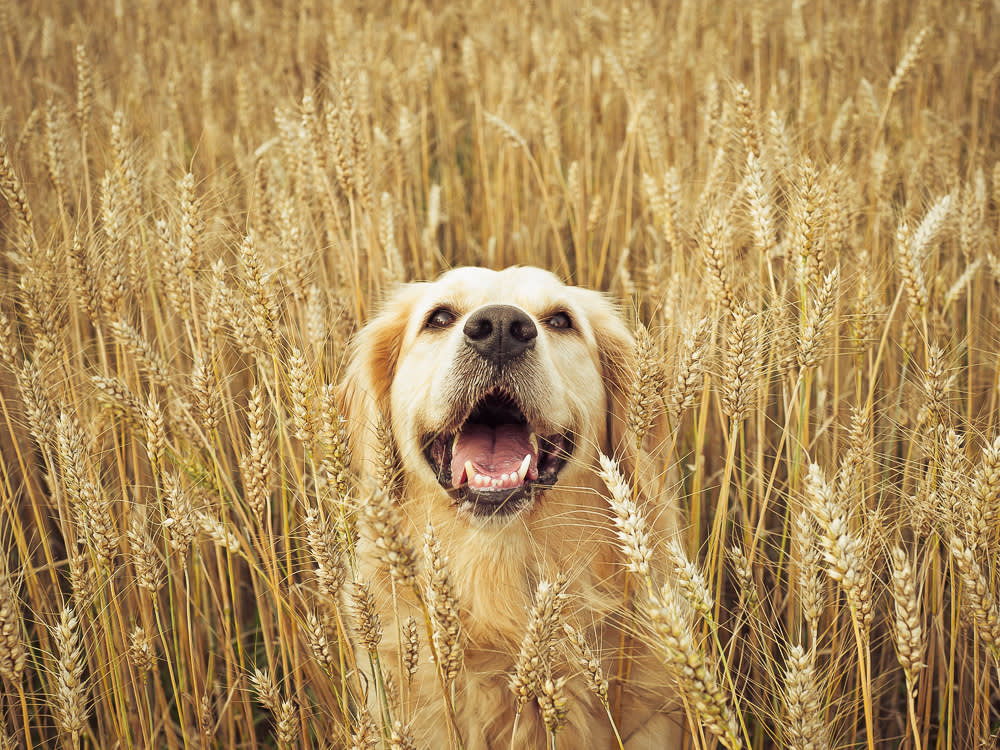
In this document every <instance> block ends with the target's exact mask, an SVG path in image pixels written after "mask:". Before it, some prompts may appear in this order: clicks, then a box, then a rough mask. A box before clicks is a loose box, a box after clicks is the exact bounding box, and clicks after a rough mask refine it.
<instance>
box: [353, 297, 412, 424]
mask: <svg viewBox="0 0 1000 750" xmlns="http://www.w3.org/2000/svg"><path fill="white" fill-rule="evenodd" d="M422 287H423V285H422V284H404V285H402V286H400V287H398V288H397V289H395V290H394V291H393V292H392V293H391V294H390V295H389V296H388V298H387V299H386V301H385V303H384V304H383V305H382V307H381V308H380V311H379V312H378V314H377V315H376V316H375V317H374V318H372V319H371V320H370V321H369V322H368V323H367V324H366V325H365V326H364V327H363V328H362V329H361V330H360V331H358V332H357V333H356V334H355V335H354V338H353V339H352V340H351V344H350V349H349V351H348V357H347V368H346V369H345V371H344V375H343V377H342V378H341V381H340V386H339V387H338V389H337V401H338V404H339V406H340V410H341V412H342V413H343V414H344V416H345V417H347V420H348V421H349V422H351V423H352V424H353V425H354V426H355V429H357V430H363V429H366V428H373V427H374V426H375V425H376V424H377V423H378V418H379V414H380V413H381V414H387V413H388V407H389V390H390V388H391V387H392V380H393V378H394V377H395V374H396V364H397V362H398V360H399V352H400V347H401V346H402V342H403V336H404V334H405V333H406V326H407V324H408V323H409V321H410V316H411V314H412V311H413V306H414V304H415V303H416V302H417V300H418V299H419V298H420V295H421V294H422V292H423V288H422Z"/></svg>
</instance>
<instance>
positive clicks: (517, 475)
mask: <svg viewBox="0 0 1000 750" xmlns="http://www.w3.org/2000/svg"><path fill="white" fill-rule="evenodd" d="M631 351H632V339H631V336H630V335H629V333H628V331H627V329H626V328H625V326H624V324H623V323H622V321H621V319H620V317H619V316H618V315H617V313H616V311H615V309H614V308H613V306H612V305H611V304H610V303H609V302H608V301H607V300H606V299H605V298H604V297H603V296H602V295H600V294H599V293H597V292H593V291H590V290H586V289H581V288H578V287H570V286H566V285H564V284H562V283H561V282H560V281H559V280H558V279H557V278H556V277H555V276H554V275H552V274H550V273H548V272H546V271H542V270H540V269H537V268H525V267H515V268H508V269H506V270H504V271H491V270H487V269H482V268H459V269H455V270H453V271H450V272H448V273H446V274H445V275H443V276H442V277H441V278H440V279H438V280H437V281H435V282H433V283H423V284H409V285H406V286H404V287H402V288H401V289H400V290H399V291H397V292H396V293H395V295H393V296H392V297H391V298H390V300H389V301H388V304H387V306H386V307H385V308H384V310H383V311H382V312H381V313H380V314H379V315H378V316H377V317H376V318H375V319H374V320H373V321H372V322H371V323H369V324H368V326H366V327H365V328H364V329H363V330H362V331H361V333H360V334H359V335H358V337H357V339H356V341H355V349H354V352H353V354H352V361H351V364H350V367H349V370H348V374H347V377H346V379H345V386H344V392H345V401H346V404H347V409H348V416H349V417H350V418H353V419H358V418H360V419H362V420H366V421H369V422H370V421H371V420H377V419H378V417H379V412H381V416H382V418H384V419H385V420H386V421H387V422H388V424H389V426H390V428H391V431H392V435H393V437H394V439H395V442H396V447H397V449H398V453H399V458H400V462H401V464H402V469H403V474H404V476H405V479H406V481H407V482H408V484H409V485H410V486H411V489H418V490H419V492H420V493H421V494H428V493H429V494H431V495H433V496H435V497H436V499H437V501H438V502H441V503H445V504H448V505H451V506H453V507H454V509H455V511H456V512H457V513H458V514H459V515H461V516H464V517H466V518H469V519H472V520H479V521H483V520H491V521H494V522H495V521H505V520H509V519H511V518H514V517H516V516H518V515H520V514H525V513H529V512H530V511H531V510H532V509H533V508H534V507H535V506H536V505H537V504H538V503H544V502H545V493H546V491H547V490H549V489H551V488H553V487H556V486H580V485H582V484H586V483H588V480H587V479H585V477H586V476H589V475H592V467H593V464H594V458H595V455H596V451H597V450H598V449H600V450H603V451H605V452H611V451H613V449H614V445H612V443H613V442H614V440H615V439H616V438H617V437H618V436H617V432H618V430H617V427H618V426H619V423H620V419H619V417H618V414H619V411H620V406H621V402H622V400H623V395H622V381H623V379H624V380H626V382H627V379H628V377H629V375H628V373H627V372H626V368H627V366H628V365H627V361H628V359H629V357H630V356H631ZM355 424H357V423H356V422H355ZM407 494H408V495H410V494H412V493H411V492H408V493H407Z"/></svg>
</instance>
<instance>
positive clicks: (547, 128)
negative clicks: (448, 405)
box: [0, 0, 1000, 750]
mask: <svg viewBox="0 0 1000 750" xmlns="http://www.w3.org/2000/svg"><path fill="white" fill-rule="evenodd" d="M998 98H1000V5H998V3H997V2H996V0H978V1H976V2H972V1H969V2H962V1H961V0H943V2H936V1H935V2H932V1H931V0H911V1H907V2H889V1H888V0H871V1H869V2H861V3H852V2H845V1H843V0H826V1H824V2H820V0H751V1H750V2H747V3H743V2H738V0H720V2H717V3H702V2H697V1H696V0H677V2H668V3H655V2H653V3H645V2H628V3H624V4H619V3H613V2H605V1H604V0H597V1H596V2H590V1H588V2H586V3H583V4H580V5H578V4H577V3H572V2H569V1H568V0H549V1H548V2H511V3H507V4H504V5H503V7H502V9H498V7H497V6H496V5H495V4H492V3H487V2H484V1H483V0H469V1H468V2H465V3H447V2H441V1H440V0H416V1H415V2H385V1H382V0H380V1H378V2H370V3H368V2H342V1H341V0H331V1H330V2H316V0H301V2H299V3H294V4H293V3H287V4H285V5H281V4H279V3H268V2H263V1H262V0H232V1H230V2H218V3H215V2H198V1H197V0H190V1H189V2H181V3H177V4H176V5H174V4H172V3H165V2H153V1H152V0H137V2H134V3H128V2H123V1H122V0H114V2H106V3H102V2H98V1H96V0H84V1H83V2H79V3H73V2H68V1H67V0H29V1H27V2H25V1H24V0H0V137H2V139H0V194H2V197H3V199H4V200H0V500H2V504H0V548H2V550H3V557H2V567H0V678H2V682H3V691H2V697H0V719H2V731H0V748H50V747H52V748H55V747H63V748H71V749H76V748H118V747H122V748H126V747H127V748H131V747H136V748H167V749H168V750H178V749H180V748H185V749H187V748H210V747H218V748H256V747H276V748H317V749H318V748H384V749H388V748H393V749H396V748H411V747H421V744H420V739H419V738H420V727H419V726H418V725H414V724H413V723H412V722H410V721H409V717H408V716H406V714H405V711H404V710H402V709H400V708H399V706H400V703H399V701H398V697H399V695H400V691H405V690H406V688H407V679H408V675H409V674H410V671H409V668H410V665H409V664H400V665H384V664H378V663H377V662H374V661H373V662H372V663H371V664H364V663H361V661H360V660H359V659H357V658H356V656H355V652H354V651H353V649H352V648H351V646H350V645H349V644H350V643H351V642H360V643H362V644H364V645H366V646H367V645H368V644H371V643H372V642H373V641H376V642H377V639H378V637H379V628H380V624H379V620H378V617H379V616H378V608H379V607H384V606H386V605H387V603H385V602H373V601H371V597H370V595H369V594H368V593H367V589H366V587H365V582H364V581H360V580H356V579H357V576H356V575H355V569H354V567H353V565H352V560H353V557H352V555H353V546H352V545H353V540H354V539H355V538H356V534H357V533H358V527H359V524H360V525H362V526H363V525H364V519H363V518H362V519H361V521H360V522H359V520H358V516H359V512H358V511H359V507H361V506H362V505H364V503H365V492H364V490H363V489H362V482H361V480H360V479H359V478H358V477H355V476H354V475H353V474H352V473H351V472H350V471H349V468H348V461H349V455H348V447H347V442H346V436H347V434H349V431H350V430H351V425H350V424H346V423H345V422H344V421H343V420H342V418H341V417H340V415H339V414H338V411H337V404H336V399H335V398H334V394H335V384H336V383H337V380H338V374H339V372H340V370H341V367H342V364H343V361H344V355H345V351H346V343H347V341H348V340H349V338H350V336H351V334H352V332H354V331H355V330H357V329H358V328H359V326H360V325H362V324H363V323H364V321H365V320H366V319H367V317H368V316H369V314H370V313H371V311H372V310H373V309H375V306H376V305H377V303H378V300H379V298H380V296H381V295H382V294H383V292H384V291H385V290H388V289H391V288H392V287H393V286H394V285H395V284H397V283H399V282H402V281H406V280H411V279H426V278H431V277H433V276H435V275H437V274H438V273H439V272H441V271H443V270H445V269H447V268H449V267H452V266H456V265H464V264H477V265H486V266H490V267H494V268H501V267H505V266H507V265H511V264H530V265H539V266H543V267H546V268H548V269H550V270H552V271H554V272H556V273H558V274H559V275H561V276H562V277H563V278H564V279H566V280H567V281H570V282H572V283H575V284H581V285H587V286H591V287H594V288H599V289H604V290H608V291H609V292H610V293H612V294H613V295H615V296H616V297H617V298H618V299H619V300H621V302H622V305H623V309H624V310H625V311H626V314H627V316H628V317H629V320H630V323H631V325H632V327H633V329H634V330H635V331H636V334H637V341H638V345H637V346H638V355H639V357H640V359H641V362H642V366H641V367H640V368H639V370H638V372H637V373H636V377H635V381H634V384H633V393H632V395H631V402H630V404H631V415H632V424H633V427H634V430H635V432H636V433H637V436H638V437H640V438H641V437H642V436H643V435H644V434H645V433H646V432H647V431H648V430H649V429H650V425H652V424H654V423H656V424H660V423H665V424H666V425H667V427H666V429H665V430H663V431H662V432H663V434H657V435H655V436H653V438H654V439H655V440H656V441H658V446H659V447H660V448H661V449H665V450H661V452H662V453H665V454H666V455H667V460H668V461H669V462H670V463H671V464H676V466H677V467H678V471H679V474H680V483H679V485H678V487H677V496H678V501H679V502H680V504H681V506H682V508H683V509H684V513H685V518H686V526H685V532H684V535H683V544H681V545H678V546H672V547H670V548H669V549H659V548H658V549H654V550H645V552H644V554H649V555H652V556H656V557H658V558H659V559H661V560H665V561H668V562H667V563H666V564H667V565H669V566H670V567H671V568H672V569H673V570H674V576H673V579H674V580H675V581H676V582H677V585H676V587H674V588H671V591H670V592H669V595H670V597H673V598H672V599H671V601H672V602H674V605H677V606H673V605H672V606H670V607H667V606H665V604H664V602H662V601H657V599H656V597H654V598H653V599H652V600H651V601H649V602H645V603H643V602H642V601H637V602H636V603H635V605H634V606H636V607H638V608H639V609H638V611H639V614H640V616H641V617H645V618H648V623H649V628H648V631H649V637H650V638H652V639H653V640H654V645H655V646H656V647H658V648H659V649H660V651H661V653H662V654H663V662H664V670H665V672H666V673H668V674H669V675H670V676H671V679H672V680H674V681H675V684H676V686H677V689H678V690H679V692H680V693H681V695H682V696H683V698H684V703H685V706H686V714H687V722H688V724H689V726H690V727H691V730H692V739H691V747H693V748H712V747H728V748H736V747H744V748H772V747H787V748H799V749H803V750H804V749H805V748H817V749H818V748H875V747H880V748H897V747H899V748H917V749H919V750H923V749H925V748H993V747H997V746H998V737H1000V602H998V592H1000V524H998V521H1000V419H998V396H1000V390H998V386H1000V312H998V310H997V304H996V301H997V291H998V282H1000V244H998V240H1000V133H998V127H1000V106H998ZM646 437H647V440H648V439H649V437H650V436H649V435H646ZM387 461H388V462H389V465H387V470H386V475H387V476H389V475H390V474H391V471H392V467H391V461H389V459H387ZM604 473H605V476H606V477H607V479H608V484H609V493H608V498H609V506H608V507H609V517H610V516H611V515H613V514H614V513H615V512H618V513H619V521H620V524H621V529H622V533H621V541H622V545H623V548H624V550H625V552H626V553H632V554H638V553H637V552H636V550H637V546H636V545H637V544H639V543H640V542H641V530H642V519H641V518H639V519H636V518H632V519H631V520H629V518H628V509H627V507H625V505H623V504H622V503H618V504H617V505H616V492H619V493H620V494H622V495H623V496H627V495H628V489H627V488H625V489H622V487H621V486H619V485H618V484H616V482H617V481H618V480H620V479H622V478H621V477H617V475H616V474H615V467H614V466H613V465H612V464H609V465H607V466H605V471H604ZM381 479H382V480H383V481H389V479H386V477H382V478H381ZM622 481H625V480H622ZM619 499H621V498H619ZM626 505H627V504H626ZM361 515H363V514H361ZM397 541H400V543H402V542H403V541H405V540H397ZM408 543H409V544H412V545H413V550H412V551H413V554H414V555H415V556H417V557H419V558H420V559H421V560H423V561H424V562H423V563H422V565H423V566H424V568H425V569H426V570H427V571H429V572H428V573H427V577H428V579H429V580H428V582H427V583H426V585H427V586H428V587H429V588H428V590H427V596H428V597H429V598H434V597H437V599H436V601H438V603H439V604H440V603H441V602H442V601H443V600H446V599H447V596H446V594H447V588H446V587H444V588H443V589H442V591H443V592H444V593H442V591H437V590H431V589H434V586H435V585H440V584H441V581H446V580H447V570H446V568H447V561H446V559H444V557H443V556H442V555H441V554H440V552H439V551H437V550H436V549H435V546H434V544H433V540H429V541H428V543H427V544H426V549H425V546H424V545H423V543H422V542H421V540H411V541H410V542H408ZM637 567H638V566H637ZM421 575H423V573H422V574H421ZM421 580H423V579H421ZM435 582H436V583H435ZM540 591H541V589H540ZM666 595H667V592H666V591H665V592H664V594H663V596H666ZM675 599H676V601H675ZM678 602H680V604H678ZM445 603H447V602H446V601H445ZM543 604H544V602H542V601H540V602H539V603H538V606H539V607H540V608H541V607H542V605H543ZM682 605H683V606H682ZM442 606H443V605H442ZM439 609H440V607H439ZM460 619H461V613H458V614H457V615H456V616H455V621H454V622H451V623H450V625H451V627H450V628H449V627H446V626H447V625H448V624H449V622H450V621H449V620H448V618H447V617H444V616H443V615H441V616H438V615H434V616H431V617H428V620H427V622H426V623H415V622H414V623H412V625H411V624H409V623H408V624H407V625H406V627H407V629H408V630H407V634H406V635H407V637H412V639H413V640H414V641H418V642H431V641H432V642H434V643H438V644H439V657H440V658H439V663H440V664H442V665H444V664H446V663H448V664H449V668H451V669H455V670H460V669H461V642H460V639H461V628H460ZM549 625H551V626H552V627H551V628H550V630H553V632H555V633H556V635H553V636H552V638H553V639H554V640H556V641H558V643H557V644H555V645H557V646H558V647H559V648H561V649H563V650H564V651H565V652H566V654H567V656H566V658H565V660H564V662H562V663H561V665H560V669H562V670H563V675H564V677H565V678H566V679H572V680H581V681H586V684H588V685H590V686H591V687H592V689H594V690H597V691H600V690H601V689H604V690H607V685H608V681H610V683H611V685H612V687H613V686H614V684H615V683H616V681H617V682H620V681H621V680H624V679H627V674H620V675H616V674H600V673H599V672H600V670H599V669H598V670H596V671H595V670H594V669H593V666H594V665H595V664H596V665H598V666H599V664H600V662H599V660H598V659H595V656H594V654H593V653H592V652H591V651H590V645H589V644H587V643H586V642H585V640H583V639H582V638H581V635H580V634H579V633H577V632H576V631H573V630H572V628H569V629H566V630H565V635H564V634H563V633H564V631H563V630H562V629H561V624H560V623H558V622H553V623H549ZM428 639H431V641H428ZM442 644H443V645H442ZM444 651H448V654H449V655H450V659H451V661H450V662H448V661H447V660H446V659H445V658H444V656H445V654H444ZM573 654H576V656H577V657H579V658H578V660H576V661H574V657H573V656H572V655H573ZM588 665H589V666H588ZM512 678H513V676H512ZM581 684H582V683H581ZM370 686H377V689H378V690H379V691H380V696H381V699H382V700H381V701H380V704H381V710H380V711H378V712H370V711H369V710H368V709H367V708H366V707H365V704H364V700H363V698H362V694H363V693H364V692H365V691H366V690H368V689H369V688H370ZM371 689H376V688H375V687H371ZM550 697H551V696H550ZM442 699H443V700H446V699H447V697H446V696H443V698H442ZM511 700H512V701H513V700H514V694H513V693H512V694H511ZM553 705H555V706H556V708H558V709H559V710H558V711H556V712H555V713H556V714H558V713H559V711H562V712H563V714H561V716H562V717H563V718H564V717H565V712H568V715H570V716H571V715H572V712H573V710H574V707H573V705H572V703H569V704H561V703H559V702H558V701H556V703H554V704H553ZM605 705H607V706H609V721H613V718H614V711H613V706H612V705H611V704H610V703H608V701H607V700H606V699H605ZM376 714H377V715H376ZM558 728H559V720H557V719H554V720H553V722H552V724H551V732H550V746H551V747H563V746H562V745H560V743H559V733H558ZM456 745H460V742H458V741H456ZM434 750H436V749H434ZM564 750H565V748H564Z"/></svg>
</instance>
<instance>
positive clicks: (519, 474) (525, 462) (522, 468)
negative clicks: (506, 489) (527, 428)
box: [512, 433, 534, 483]
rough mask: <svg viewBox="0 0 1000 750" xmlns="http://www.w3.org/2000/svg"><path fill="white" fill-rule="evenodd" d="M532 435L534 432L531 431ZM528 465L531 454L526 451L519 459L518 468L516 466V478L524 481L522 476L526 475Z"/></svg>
mask: <svg viewBox="0 0 1000 750" xmlns="http://www.w3.org/2000/svg"><path fill="white" fill-rule="evenodd" d="M532 437H534V433H532ZM529 466H531V454H530V453H528V454H527V455H525V457H524V459H523V460H522V461H521V466H520V468H518V470H517V477H518V479H520V480H521V482H522V483H523V482H524V478H525V477H526V476H527V475H528V467H529ZM512 478H513V477H512Z"/></svg>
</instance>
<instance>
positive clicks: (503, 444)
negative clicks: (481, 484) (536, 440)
mask: <svg viewBox="0 0 1000 750" xmlns="http://www.w3.org/2000/svg"><path fill="white" fill-rule="evenodd" d="M528 438H529V432H528V429H527V428H526V427H525V426H523V425H516V424H505V425H500V426H499V427H495V428H494V427H490V426H489V425H484V424H469V425H466V426H465V427H464V428H463V429H462V431H461V432H460V433H459V435H458V441H457V442H456V443H455V447H454V450H453V452H452V456H451V484H452V486H453V487H461V486H462V485H463V484H464V483H465V482H467V481H470V480H472V477H471V476H466V470H465V464H466V462H467V461H468V462H470V463H471V464H472V467H473V469H475V471H476V473H477V474H481V475H482V476H485V477H489V478H490V479H500V478H501V477H502V476H503V475H504V474H506V475H507V477H508V484H507V486H510V483H511V482H513V480H512V479H510V477H511V476H516V475H517V470H518V469H519V468H521V462H522V461H524V457H525V456H528V455H530V456H531V463H530V464H529V467H528V476H529V477H531V476H533V473H537V464H538V456H537V455H536V454H535V450H534V449H533V448H532V447H531V442H530V441H529V439H528ZM517 484H521V481H520V480H518V481H517V482H516V484H515V485H514V486H516V485H517Z"/></svg>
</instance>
